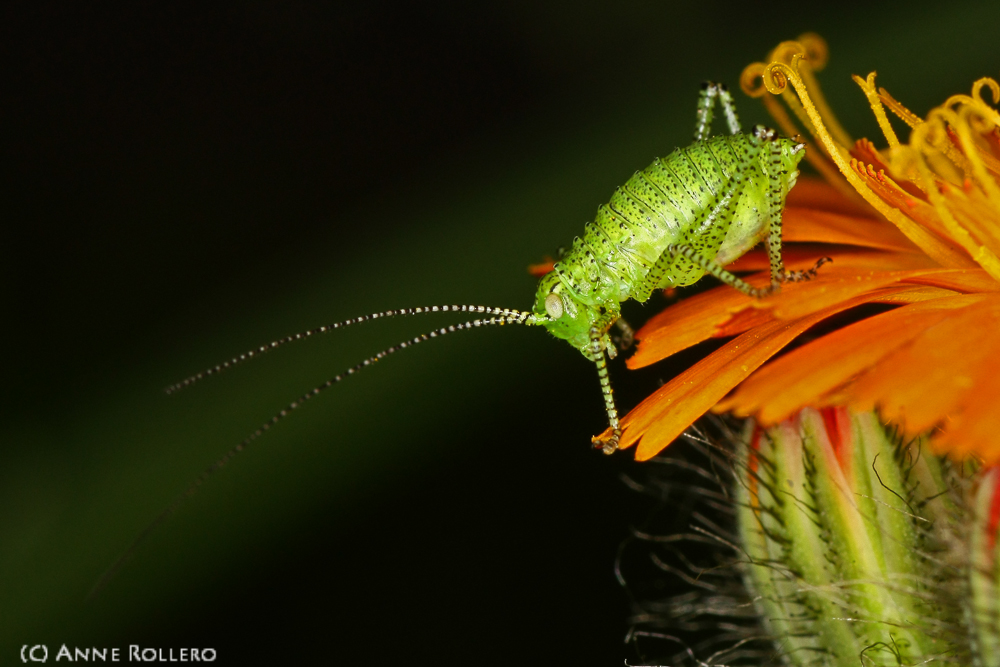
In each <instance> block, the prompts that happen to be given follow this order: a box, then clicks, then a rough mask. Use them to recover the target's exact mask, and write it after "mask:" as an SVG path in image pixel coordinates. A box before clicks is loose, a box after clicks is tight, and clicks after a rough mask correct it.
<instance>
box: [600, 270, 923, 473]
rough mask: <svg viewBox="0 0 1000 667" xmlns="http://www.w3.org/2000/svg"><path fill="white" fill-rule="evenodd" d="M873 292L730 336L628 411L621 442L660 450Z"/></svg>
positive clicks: (647, 452)
mask: <svg viewBox="0 0 1000 667" xmlns="http://www.w3.org/2000/svg"><path fill="white" fill-rule="evenodd" d="M890 289H896V290H901V289H906V288H890ZM882 291H883V292H884V291H888V290H882ZM877 293H878V292H876V293H873V294H877ZM871 296H872V294H866V295H862V296H858V297H855V298H854V299H850V300H847V301H843V302H841V303H838V304H836V305H834V306H831V307H829V308H826V309H824V310H822V311H819V312H816V313H812V314H811V315H809V316H807V317H803V318H800V319H798V320H794V321H791V322H787V321H781V320H775V321H772V322H768V323H766V324H763V325H761V326H758V327H756V328H754V329H752V330H750V331H748V332H747V333H745V334H743V335H742V336H740V337H738V338H736V339H734V340H732V341H730V342H729V343H727V344H726V345H724V346H723V347H722V348H720V349H719V350H717V351H716V352H715V353H714V354H712V355H711V356H709V357H706V358H705V359H702V360H701V361H700V362H698V363H697V364H695V365H694V366H692V367H691V368H689V369H688V370H687V371H685V372H683V373H681V374H680V375H678V376H677V377H676V378H674V379H673V380H671V381H670V382H668V383H667V384H665V385H664V386H662V387H660V389H658V390H657V391H656V392H655V393H653V394H652V395H651V396H649V397H648V398H646V400H644V401H643V402H642V403H640V404H639V405H638V406H637V407H636V408H635V409H634V410H632V411H631V412H630V413H629V414H628V415H626V416H625V418H624V419H623V420H622V429H623V431H624V433H623V435H622V439H621V444H620V445H619V448H620V449H625V448H627V447H630V446H632V445H633V444H635V443H636V442H638V443H639V447H638V449H637V451H636V453H635V458H636V459H637V460H639V461H645V460H647V459H650V458H652V457H653V456H656V455H657V454H658V453H659V452H660V451H662V450H663V448H665V447H666V446H667V445H669V444H670V443H671V442H672V441H673V440H674V439H675V438H677V436H679V435H680V434H681V433H683V432H684V430H685V429H686V428H687V427H688V426H690V425H691V424H692V423H693V422H694V421H695V420H696V419H697V418H698V417H700V416H702V415H703V414H705V413H706V412H708V410H709V409H710V408H711V407H712V406H713V405H715V404H716V403H717V402H718V401H719V399H721V398H722V397H723V396H725V395H726V393H727V392H729V391H730V390H731V389H732V388H733V387H735V386H736V385H737V384H739V383H740V382H742V381H743V380H745V379H746V378H747V376H749V375H750V374H751V373H753V372H754V371H755V370H757V368H759V367H760V366H761V364H763V363H764V362H765V361H767V360H768V359H770V358H771V357H772V356H774V355H775V354H777V353H778V352H779V351H780V350H781V349H782V348H784V347H785V346H786V345H788V344H789V343H790V342H791V341H792V340H794V339H795V338H796V337H797V336H799V335H800V334H802V333H803V332H805V331H806V330H807V329H809V328H810V327H812V326H813V325H815V324H816V323H817V322H820V321H821V320H823V319H825V318H827V317H829V316H831V315H834V314H836V313H839V312H841V311H844V310H847V309H848V308H852V307H854V306H856V305H860V304H862V303H865V302H866V301H868V300H870V298H871Z"/></svg>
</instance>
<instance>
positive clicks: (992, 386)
mask: <svg viewBox="0 0 1000 667" xmlns="http://www.w3.org/2000/svg"><path fill="white" fill-rule="evenodd" d="M997 396H1000V373H984V374H983V376H982V377H981V378H980V382H979V383H978V384H977V385H976V387H975V391H973V392H971V397H970V399H969V402H968V403H967V404H966V406H965V409H964V410H962V411H961V412H960V413H958V414H957V415H954V416H952V417H951V418H950V419H949V420H948V421H947V422H946V423H945V426H944V430H943V431H944V432H943V433H941V434H939V435H937V436H935V437H934V438H931V446H932V447H933V448H934V450H935V451H937V452H939V453H942V454H943V453H948V454H950V455H951V456H959V457H961V456H966V455H969V454H973V455H975V456H977V457H979V458H981V459H983V463H985V464H986V465H994V464H996V463H1000V438H997V433H1000V410H997Z"/></svg>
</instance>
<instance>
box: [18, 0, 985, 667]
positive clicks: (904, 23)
mask: <svg viewBox="0 0 1000 667" xmlns="http://www.w3.org/2000/svg"><path fill="white" fill-rule="evenodd" d="M988 11H992V12H994V15H992V16H990V15H988V14H987V12H988ZM995 18H996V16H995V10H987V9H984V7H983V6H979V5H975V4H963V3H951V4H950V5H949V7H948V9H947V11H945V10H942V9H941V8H940V7H939V6H938V5H935V4H931V3H921V4H916V5H914V4H908V5H906V7H905V9H903V8H898V7H889V6H884V7H883V6H880V7H879V8H877V9H875V8H869V7H868V5H867V4H866V3H858V4H856V5H850V4H844V3H837V5H836V9H835V10H834V9H832V8H831V6H824V5H817V4H813V5H805V4H795V5H792V4H789V5H774V4H767V5H763V4H761V5H751V4H743V5H742V6H741V7H740V8H739V9H738V10H734V9H733V8H732V7H731V6H730V5H728V4H724V3H716V2H701V3H683V4H673V3H649V4H646V3H633V2H618V3H602V2H589V3H588V2H584V3H559V2H531V3H527V2H507V3H457V2H456V3H449V2H434V3H416V2H414V3H406V2H381V3H380V2H369V3H365V4H364V5H349V4H335V5H319V4H316V5H314V4H308V3H300V2H249V3H233V4H225V3H190V4H184V3H130V4H127V5H126V4H120V5H102V6H100V7H96V8H95V7H88V6H84V5H55V4H50V3H8V4H5V5H4V8H3V10H0V21H2V24H3V27H2V29H0V30H2V34H3V45H2V47H0V48H2V50H3V53H4V58H3V62H2V65H0V80H2V81H3V85H2V88H0V138H2V142H3V144H2V152H0V156H2V158H0V165H2V166H0V169H2V172H0V195H2V207H3V209H2V216H3V217H2V220H3V223H2V224H3V237H2V244H0V252H2V253H3V254H2V256H0V260H2V270H3V285H4V288H5V289H4V290H3V294H4V296H5V299H4V301H3V304H2V305H3V310H4V313H5V318H4V319H5V326H4V327H3V333H2V336H3V340H2V343H3V345H4V349H5V354H4V360H5V361H4V382H3V383H2V385H0V386H2V391H3V400H2V406H3V408H2V409H3V424H4V429H3V435H2V436H0V442H2V444H3V457H4V460H3V461H2V462H0V544H3V545H4V547H3V549H2V550H0V551H2V552H3V553H2V555H0V573H2V574H0V601H2V602H0V628H2V629H0V638H2V640H3V641H2V642H0V649H2V651H3V657H0V661H3V662H7V661H13V660H14V659H15V657H14V656H15V654H16V652H17V650H19V647H20V646H21V645H22V644H24V643H29V644H30V643H38V642H45V643H48V644H49V645H50V647H56V646H58V644H59V643H61V642H67V643H68V644H69V645H70V646H81V647H83V646H97V647H113V646H118V647H121V648H123V649H124V648H125V647H127V646H128V645H129V644H141V645H143V646H150V647H160V648H164V649H169V648H174V649H178V648H181V647H187V646H209V647H214V648H216V649H218V651H219V653H220V656H221V658H220V662H225V663H226V664H237V663H244V664H245V663H247V662H249V661H250V660H251V659H253V658H256V659H258V660H259V661H273V662H279V661H281V662H287V661H290V660H298V661H303V660H305V659H308V658H314V659H325V660H326V661H327V662H332V663H341V662H347V661H356V662H359V661H361V660H362V659H367V660H372V661H374V660H405V661H412V662H424V661H431V660H434V661H435V663H437V664H459V663H462V664H465V663H469V662H475V663H476V664H484V665H485V664H510V663H513V662H518V663H529V664H535V663H537V664H542V663H549V662H557V661H558V662H564V663H569V662H571V661H572V662H574V663H576V664H621V661H622V660H623V659H624V658H626V657H627V656H630V655H631V654H630V653H629V652H628V651H627V650H626V648H625V647H624V645H623V637H624V635H625V632H626V630H627V626H626V623H625V616H626V612H627V604H626V597H625V594H624V593H623V592H622V591H621V589H620V588H619V587H618V585H617V583H616V582H615V580H614V576H613V572H612V563H613V560H614V556H615V551H616V548H617V545H618V544H619V542H620V541H621V540H622V539H623V538H624V536H625V535H626V534H627V532H628V527H629V525H630V523H632V522H635V521H638V520H640V518H641V516H642V512H643V510H642V501H641V500H639V499H637V498H634V497H632V496H631V495H630V494H629V492H627V490H626V489H625V487H624V486H623V485H622V484H621V483H620V481H619V480H618V474H619V473H620V472H622V471H629V470H631V469H632V468H633V467H634V464H633V463H631V462H630V460H629V456H628V455H619V456H616V457H614V458H612V459H606V458H604V457H602V456H600V455H598V454H595V453H593V452H591V451H590V450H589V448H588V446H587V445H588V438H589V436H590V435H591V434H593V433H596V432H598V431H600V430H601V429H603V414H602V411H601V407H600V395H599V391H598V386H597V382H596V379H595V378H594V371H593V368H591V367H590V365H589V364H587V363H586V362H584V361H583V360H581V359H580V358H579V355H578V353H576V352H575V351H573V350H572V349H569V347H568V346H566V345H565V344H563V343H560V342H557V341H553V340H549V339H548V337H547V336H545V335H543V334H542V333H541V332H539V331H530V330H524V331H522V330H503V331H499V332H497V331H493V332H476V333H469V334H462V335H460V336H459V335H456V336H455V337H454V338H453V339H451V340H444V341H440V342H435V343H431V344H428V345H427V346H421V348H420V349H419V350H414V351H412V352H407V353H406V354H404V355H398V356H396V357H393V358H392V360H391V361H386V362H385V363H382V364H379V365H378V367H377V368H374V369H372V370H369V371H366V373H364V374H362V375H359V376H358V377H356V378H352V379H351V381H350V383H351V384H345V385H342V386H339V387H337V388H335V389H333V390H331V391H330V392H328V393H327V394H326V395H324V396H323V397H322V398H319V399H317V400H316V401H314V402H312V403H311V404H310V405H309V406H308V407H307V408H305V409H303V410H302V411H301V413H298V414H296V415H295V416H294V417H292V418H291V419H289V420H287V421H286V422H284V423H282V425H281V426H280V428H279V429H276V430H275V431H274V432H273V433H270V434H268V435H267V437H266V438H265V439H264V440H262V441H260V442H259V444H258V445H255V446H254V449H253V450H252V451H251V452H248V453H247V454H245V455H243V456H242V457H240V458H239V459H237V461H235V462H234V463H233V464H232V466H230V467H229V468H227V469H226V470H225V471H224V472H223V473H221V474H219V475H216V476H215V477H214V478H213V479H212V480H211V482H210V483H209V484H208V485H207V486H206V487H205V488H204V490H203V491H202V492H200V493H199V494H198V495H197V496H196V497H195V498H194V499H193V500H191V501H190V502H189V503H188V504H187V505H186V506H185V507H183V509H182V510H181V512H180V513H179V514H178V515H177V516H176V517H174V518H173V519H171V520H170V521H169V522H168V523H167V524H166V525H165V526H163V527H162V528H161V529H160V530H159V531H157V532H156V533H154V534H153V536H152V538H151V539H150V540H149V541H148V542H147V543H145V544H144V545H143V547H142V549H140V550H139V552H138V553H137V555H136V557H135V558H134V559H133V560H132V561H131V562H130V563H128V565H127V566H126V567H125V568H124V570H123V571H122V572H121V573H120V574H119V575H118V576H117V577H116V578H115V579H114V580H112V582H111V584H110V585H109V586H108V588H107V589H105V590H104V591H103V593H102V594H101V595H100V596H99V597H98V598H97V599H96V600H92V601H89V602H88V601H85V596H86V595H87V592H88V590H89V588H90V586H91V585H92V584H93V583H94V582H95V581H96V580H97V578H98V576H99V575H100V573H101V572H102V571H103V569H104V568H106V567H107V566H108V565H110V563H111V562H112V561H113V560H114V559H115V557H116V556H117V555H118V554H119V553H120V552H121V551H122V550H123V549H124V548H125V547H126V546H127V545H128V543H129V541H130V540H131V539H132V538H133V537H134V536H135V535H136V534H137V533H138V532H139V531H140V530H141V529H142V527H143V526H144V525H146V524H147V523H148V521H150V520H151V519H152V518H153V516H155V515H156V513H157V512H158V511H159V510H160V509H161V508H162V507H164V506H165V505H166V504H168V503H169V502H170V500H171V499H172V498H173V497H174V496H175V495H176V494H177V493H179V492H180V491H181V490H182V489H183V488H184V486H185V485H186V484H187V483H188V482H189V481H190V480H192V479H193V478H194V477H195V476H196V475H197V473H198V472H199V471H200V470H201V469H203V468H204V466H205V465H207V464H208V463H209V462H211V461H212V460H214V459H215V458H217V457H218V456H219V455H221V454H222V453H223V452H224V451H225V450H226V449H227V448H228V447H230V446H232V444H235V443H236V442H238V441H239V440H240V439H242V438H243V437H244V436H245V435H246V434H248V433H249V432H250V431H251V430H253V428H254V427H255V426H256V425H257V424H259V423H261V422H263V421H264V420H266V419H267V418H268V417H269V416H270V415H271V414H273V413H274V412H275V411H276V410H277V409H279V408H280V407H281V406H282V405H284V404H285V403H287V402H288V401H289V400H290V399H292V398H293V397H294V396H297V395H298V394H300V393H301V392H303V391H305V390H306V389H308V388H309V387H311V386H313V385H315V384H318V383H319V382H322V381H323V380H324V379H325V378H326V377H328V376H330V375H332V374H335V373H337V372H339V371H340V370H342V369H343V368H345V367H346V366H349V365H351V364H353V363H355V362H356V361H358V360H359V359H360V358H363V357H364V356H367V355H370V354H373V353H374V352H376V351H378V350H379V349H382V348H383V347H386V346H387V345H390V344H392V343H394V342H397V341H398V340H400V339H401V338H404V337H408V336H412V335H415V334H416V333H419V332H420V331H424V330H426V329H427V328H429V327H431V326H440V325H441V324H442V323H444V322H446V321H447V320H445V319H440V320H437V319H436V320H434V321H433V322H432V321H430V320H428V321H426V322H418V321H414V320H405V319H400V318H397V319H396V320H393V321H392V322H380V323H374V324H371V325H364V326H363V327H362V328H360V329H359V331H354V332H346V331H345V332H341V333H338V334H336V336H337V337H336V338H329V339H327V340H323V341H311V342H309V343H306V344H302V345H300V346H298V347H297V348H289V349H287V350H285V351H282V352H280V353H276V354H274V355H270V357H269V358H267V359H263V360H260V361H258V362H256V363H255V364H254V365H251V366H248V367H246V368H243V369H239V370H236V371H234V372H232V373H230V374H229V375H228V376H227V377H220V378H216V379H213V380H212V381H210V382H206V383H205V384H204V385H203V386H200V387H195V388H191V389H190V390H188V391H186V392H184V393H182V394H181V395H179V396H177V397H175V398H173V397H172V398H169V399H168V398H165V397H163V396H162V393H161V392H160V389H161V388H162V387H163V386H165V385H166V384H168V383H170V382H172V381H175V380H178V379H180V378H182V377H184V376H185V375H187V374H190V373H192V372H195V371H197V370H200V368H201V367H204V366H207V365H209V364H213V363H216V362H218V361H220V360H222V359H223V358H225V357H227V355H231V354H233V353H236V352H238V351H242V350H243V349H246V348H247V347H250V346H252V345H255V344H259V343H261V342H264V341H267V340H271V339H273V338H276V337H278V336H281V335H284V334H287V333H290V332H293V331H296V330H301V329H305V328H308V327H311V326H315V325H318V324H322V323H325V322H330V321H335V320H338V319H343V318H346V317H351V316H354V315H358V314H361V313H365V312H370V311H374V310H379V309H383V308H394V307H400V306H412V305H429V304H432V303H476V304H478V303H483V304H486V305H500V306H510V307H517V308H527V307H529V306H530V303H531V296H532V294H533V281H532V279H531V278H530V277H529V276H528V275H527V274H526V273H525V271H524V267H525V266H526V265H527V264H529V263H532V262H536V261H539V260H540V259H541V257H542V256H543V255H545V254H552V253H554V251H555V250H556V248H557V247H558V246H560V245H563V244H568V243H569V242H570V241H571V239H572V236H573V235H574V234H576V233H578V232H579V230H581V229H582V223H583V222H584V221H586V220H587V219H589V218H590V217H591V216H592V214H593V210H594V209H595V207H596V205H597V204H599V203H600V202H601V201H603V200H605V199H607V197H608V195H609V194H610V192H611V190H612V188H613V187H614V186H615V185H617V184H620V183H621V182H623V181H624V180H625V179H626V178H627V176H628V175H629V174H630V173H631V172H632V171H634V170H635V169H637V168H641V167H643V166H645V165H646V164H647V163H648V162H649V161H650V160H651V159H652V158H653V157H654V156H656V155H665V154H666V153H668V152H669V151H670V150H671V149H672V148H673V147H675V146H677V145H681V144H685V143H687V142H688V141H689V136H690V133H691V129H692V127H693V121H694V105H695V101H696V96H697V87H698V84H699V82H700V81H702V80H704V79H718V80H724V81H728V82H730V83H731V84H733V86H734V87H735V85H736V82H737V79H738V76H739V73H740V71H741V70H742V68H743V67H744V66H745V65H746V64H748V63H750V62H753V61H755V60H760V59H762V58H763V57H764V55H765V54H766V53H767V51H769V50H770V49H771V48H772V47H773V46H774V45H776V44H777V43H778V42H779V41H781V40H783V39H792V38H794V37H795V36H796V35H798V34H799V33H801V32H803V31H805V30H815V31H818V32H820V33H821V34H823V35H824V36H825V37H826V38H827V39H828V41H829V42H830V46H831V51H832V58H831V63H830V66H829V68H828V71H827V72H825V73H824V74H823V82H824V86H825V87H826V90H827V93H828V96H829V97H830V98H831V100H832V101H833V104H834V106H835V108H836V109H837V110H838V112H839V113H840V114H841V116H842V118H844V119H845V120H846V124H847V125H848V127H849V129H850V130H851V131H853V132H855V133H857V134H858V135H865V134H866V135H868V136H872V137H876V136H877V135H876V128H875V124H874V122H873V121H872V120H871V119H870V118H868V117H867V115H866V111H865V105H864V101H863V98H862V96H861V95H860V93H859V92H858V91H857V89H856V87H855V86H854V84H853V83H851V81H850V79H849V75H850V74H851V73H858V74H865V73H867V72H868V71H869V70H871V69H876V68H877V69H878V71H879V75H880V79H879V81H880V83H882V84H883V85H886V86H887V87H888V88H889V89H890V90H891V91H892V92H893V94H894V95H895V96H896V97H897V98H899V99H901V100H903V101H904V102H905V103H906V104H907V105H908V106H910V107H911V108H912V109H914V110H915V111H917V112H918V113H923V112H925V111H926V110H927V109H928V108H929V107H930V106H932V105H934V104H937V103H939V102H941V101H943V99H944V98H945V97H946V96H947V95H948V94H951V93H957V92H966V91H967V90H968V88H969V86H970V84H971V81H972V80H973V79H974V78H977V77H979V76H984V75H993V76H996V75H997V71H996V70H997V67H998V63H1000V58H998V57H997V56H998V52H997V49H996V47H995V40H994V39H993V37H992V35H991V33H990V32H989V31H988V30H983V29H981V27H980V26H984V25H994V24H995ZM737 101H738V103H739V105H740V110H741V112H742V114H743V116H744V121H745V123H746V124H749V123H751V122H755V121H762V120H764V116H763V113H762V111H761V110H760V109H759V107H758V104H757V103H755V102H753V101H750V100H747V99H746V98H744V97H742V96H741V95H738V97H737ZM657 305H658V304H656V303H653V304H651V305H650V308H654V307H656V306H657ZM629 316H630V317H631V318H633V319H635V320H637V321H639V320H642V319H643V318H644V317H645V312H644V311H643V309H642V308H638V307H637V308H633V309H632V310H631V311H630V313H629ZM612 372H613V375H614V381H615V384H616V387H617V389H618V391H619V396H620V402H621V404H622V406H623V407H626V408H627V407H630V406H632V405H634V404H635V403H636V402H637V401H638V400H640V399H641V397H642V396H643V395H644V394H645V393H647V392H648V391H649V389H650V388H651V387H655V386H656V382H657V380H658V379H659V378H661V377H667V376H669V373H671V372H672V370H671V369H670V368H661V369H655V370H653V371H650V372H647V373H645V374H633V373H628V372H626V371H625V369H624V367H623V366H622V365H621V364H618V365H616V366H615V367H614V368H613V369H612Z"/></svg>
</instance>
